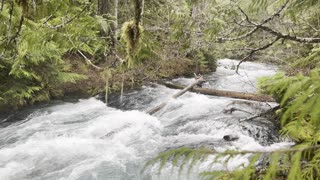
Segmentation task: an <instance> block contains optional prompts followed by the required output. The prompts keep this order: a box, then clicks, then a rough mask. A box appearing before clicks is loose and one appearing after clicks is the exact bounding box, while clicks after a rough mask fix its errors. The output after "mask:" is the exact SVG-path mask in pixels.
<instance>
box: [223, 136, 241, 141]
mask: <svg viewBox="0 0 320 180" xmlns="http://www.w3.org/2000/svg"><path fill="white" fill-rule="evenodd" d="M223 139H224V140H226V141H236V140H238V139H239V136H236V135H225V136H223Z"/></svg>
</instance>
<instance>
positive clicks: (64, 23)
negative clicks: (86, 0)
mask: <svg viewBox="0 0 320 180" xmlns="http://www.w3.org/2000/svg"><path fill="white" fill-rule="evenodd" d="M90 5H91V4H87V5H85V6H84V7H83V8H82V10H81V11H80V12H79V13H78V14H76V15H75V16H73V17H72V18H70V19H68V20H67V21H65V22H62V23H61V24H58V25H56V26H52V25H49V24H48V21H46V22H45V24H47V25H48V27H50V28H51V29H58V28H61V27H63V26H65V25H67V24H69V23H71V22H73V21H74V20H76V19H78V18H79V17H80V15H81V14H82V13H84V12H85V11H86V10H87V9H88V7H89V6H90Z"/></svg>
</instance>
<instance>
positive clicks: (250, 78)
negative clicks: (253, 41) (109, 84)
mask: <svg viewBox="0 0 320 180" xmlns="http://www.w3.org/2000/svg"><path fill="white" fill-rule="evenodd" d="M218 63H219V66H218V69H217V71H216V72H215V73H213V74H211V75H209V76H206V79H207V82H206V83H205V84H204V86H206V87H209V88H215V89H224V90H233V91H242V92H255V91H256V87H255V86H256V78H257V77H260V76H270V75H273V74H274V73H275V72H276V68H275V67H274V66H269V65H265V64H259V63H250V62H247V63H243V65H242V66H241V69H240V71H239V72H240V75H238V74H236V73H235V70H234V67H235V65H236V64H237V61H233V60H228V59H223V60H219V62H218ZM173 81H174V82H176V83H180V84H189V83H190V82H192V81H193V79H186V78H179V79H175V80H173ZM176 92H178V90H173V89H168V88H166V87H164V86H161V85H157V84H153V85H150V86H145V87H143V88H141V89H140V90H136V91H132V92H128V93H126V94H125V95H124V98H123V102H121V103H120V102H119V101H118V100H117V99H116V98H114V99H113V100H112V101H111V103H110V105H109V106H106V105H105V104H104V103H103V102H101V101H99V100H96V99H94V98H91V99H83V100H79V101H77V102H60V103H56V104H54V105H48V106H45V107H37V108H33V109H28V110H27V111H23V112H20V113H18V115H14V116H11V117H8V118H5V119H2V120H0V121H1V125H2V126H3V128H0V179H1V180H7V179H10V180H11V179H12V180H21V179H30V180H31V179H32V180H37V179H39V180H40V179H41V180H42V179H46V180H47V179H49V180H50V179H81V180H89V179H90V180H91V179H103V180H105V179H107V180H109V179H111V180H113V179H115V180H127V179H130V180H131V179H134V180H140V179H141V180H142V179H145V180H149V179H166V180H169V179H187V178H189V179H199V176H198V173H199V172H201V171H204V170H208V169H211V170H219V169H226V168H228V169H232V168H236V167H237V166H239V165H241V164H246V163H248V157H249V155H245V156H237V157H236V158H233V159H232V160H231V161H230V162H229V163H228V164H227V165H223V164H219V163H214V164H213V163H212V161H213V159H214V157H213V156H212V157H209V158H208V160H206V161H204V162H202V163H199V164H197V166H196V167H194V168H193V170H192V172H191V173H190V174H189V176H188V175H187V173H186V172H182V174H180V175H179V174H178V171H179V170H178V168H175V169H173V170H172V167H171V165H170V164H168V165H166V167H165V168H164V169H163V172H162V173H161V174H160V175H159V174H158V168H159V164H156V165H154V166H153V167H150V168H148V169H147V170H146V171H145V172H144V173H141V169H142V168H143V166H144V164H145V163H146V161H148V160H149V159H150V158H152V157H155V156H156V155H157V154H158V153H159V152H162V151H164V150H167V149H171V148H176V147H182V146H188V147H201V146H206V147H209V148H214V149H216V150H218V151H223V150H226V149H238V150H263V149H264V150H269V149H276V148H283V147H287V146H289V145H290V143H288V142H280V141H279V138H278V134H277V130H276V129H275V126H274V125H273V124H272V123H271V122H270V121H268V120H267V119H265V118H257V119H255V120H254V121H248V122H241V123H240V122H239V120H241V119H245V118H247V117H250V116H252V115H250V114H249V113H251V114H256V113H259V112H262V111H264V110H266V109H268V108H270V107H272V106H274V105H275V104H271V103H257V102H252V101H243V100H236V99H231V98H224V97H213V96H205V95H201V94H196V93H189V92H188V93H186V94H185V95H183V96H182V97H180V98H179V99H177V100H170V96H171V95H173V94H174V93H176ZM167 100H169V103H168V105H167V106H166V107H165V108H164V109H163V110H161V111H160V112H158V113H157V114H155V116H150V115H148V114H146V113H144V111H146V110H148V109H150V108H151V107H153V106H155V105H157V104H158V103H160V102H163V101H167ZM245 102H251V103H245ZM252 103H254V104H252ZM231 107H235V108H238V109H241V110H243V111H236V112H233V113H232V114H226V113H223V110H224V109H228V108H231ZM18 120H19V121H18ZM9 121H10V122H9ZM13 121H15V122H14V123H12V124H10V125H9V126H8V124H9V123H11V122H13ZM0 127H1V126H0ZM229 134H232V135H237V136H239V139H238V140H237V141H233V142H227V141H224V140H223V136H224V135H229Z"/></svg>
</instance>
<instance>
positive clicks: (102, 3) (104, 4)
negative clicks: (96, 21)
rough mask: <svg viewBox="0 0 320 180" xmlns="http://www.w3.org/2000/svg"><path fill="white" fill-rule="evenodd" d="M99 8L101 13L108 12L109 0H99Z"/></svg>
mask: <svg viewBox="0 0 320 180" xmlns="http://www.w3.org/2000/svg"><path fill="white" fill-rule="evenodd" d="M98 10H99V14H100V15H103V14H107V13H108V0H99V2H98Z"/></svg>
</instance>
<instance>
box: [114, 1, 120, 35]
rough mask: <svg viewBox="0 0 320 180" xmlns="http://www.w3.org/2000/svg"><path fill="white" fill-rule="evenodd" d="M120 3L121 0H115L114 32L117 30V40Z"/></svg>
mask: <svg viewBox="0 0 320 180" xmlns="http://www.w3.org/2000/svg"><path fill="white" fill-rule="evenodd" d="M118 5H119V0H114V32H115V39H116V40H117V38H118V34H119V33H118V32H119V30H118Z"/></svg>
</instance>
